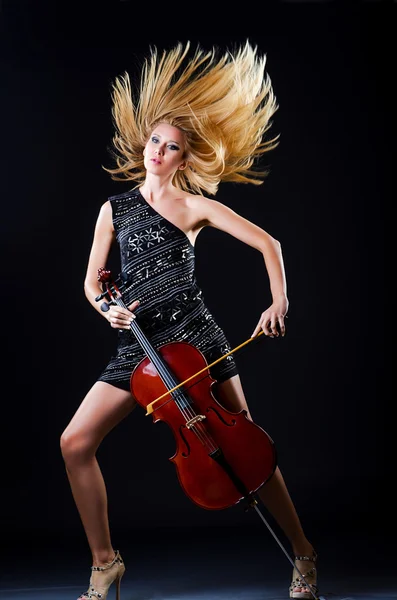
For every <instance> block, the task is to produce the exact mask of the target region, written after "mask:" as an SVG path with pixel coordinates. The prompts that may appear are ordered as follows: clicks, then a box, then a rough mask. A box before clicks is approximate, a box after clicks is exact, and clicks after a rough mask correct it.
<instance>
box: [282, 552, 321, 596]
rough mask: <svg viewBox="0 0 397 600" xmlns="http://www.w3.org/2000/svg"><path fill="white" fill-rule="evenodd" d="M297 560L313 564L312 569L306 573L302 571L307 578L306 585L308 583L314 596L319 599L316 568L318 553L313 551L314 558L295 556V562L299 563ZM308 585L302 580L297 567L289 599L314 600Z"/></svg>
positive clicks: (293, 574) (290, 587)
mask: <svg viewBox="0 0 397 600" xmlns="http://www.w3.org/2000/svg"><path fill="white" fill-rule="evenodd" d="M297 560H302V561H308V562H312V563H313V566H312V568H311V569H309V570H308V571H307V572H306V573H305V572H304V571H303V570H301V569H300V571H301V573H302V575H303V577H304V578H305V580H306V583H308V584H309V585H310V587H311V589H312V590H313V593H314V595H315V596H316V597H317V594H318V587H317V569H316V566H315V565H316V561H317V554H316V552H314V551H313V556H295V561H297ZM306 583H305V581H304V580H303V579H302V577H301V576H300V575H299V573H298V571H297V569H296V567H295V568H294V570H293V573H292V581H291V585H290V586H289V597H290V598H299V599H300V600H314V599H313V594H312V593H311V592H310V591H309V588H308V586H307V585H306ZM294 590H295V591H294ZM302 590H305V591H302Z"/></svg>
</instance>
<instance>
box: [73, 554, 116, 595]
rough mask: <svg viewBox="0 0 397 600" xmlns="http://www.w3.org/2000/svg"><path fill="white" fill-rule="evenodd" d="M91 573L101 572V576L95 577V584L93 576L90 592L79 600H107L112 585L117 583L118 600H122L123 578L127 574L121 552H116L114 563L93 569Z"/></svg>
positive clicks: (89, 587)
mask: <svg viewBox="0 0 397 600" xmlns="http://www.w3.org/2000/svg"><path fill="white" fill-rule="evenodd" d="M91 571H101V575H100V576H98V575H97V576H96V577H95V580H96V581H95V584H94V582H93V574H92V575H91V578H90V585H89V586H88V590H87V591H86V592H84V593H83V594H81V596H79V597H78V599H77V600H93V599H94V600H96V599H100V600H106V598H107V595H108V592H109V588H110V586H111V585H112V583H116V585H117V588H116V599H117V600H120V585H121V578H122V577H123V575H124V573H125V566H124V562H123V559H122V558H121V556H120V552H119V551H118V550H116V556H115V557H114V559H113V560H112V562H110V563H108V564H107V565H105V566H104V567H91Z"/></svg>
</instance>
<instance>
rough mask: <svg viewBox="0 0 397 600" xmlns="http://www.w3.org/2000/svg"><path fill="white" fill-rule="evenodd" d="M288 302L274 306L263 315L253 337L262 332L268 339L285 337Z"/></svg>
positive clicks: (274, 304)
mask: <svg viewBox="0 0 397 600" xmlns="http://www.w3.org/2000/svg"><path fill="white" fill-rule="evenodd" d="M287 310H288V302H287V301H283V302H279V303H275V302H273V304H272V305H271V306H270V307H269V308H268V309H267V310H265V312H263V313H262V314H261V317H260V319H259V321H258V324H257V326H256V327H255V329H254V331H253V333H252V335H251V337H255V336H256V335H258V333H259V332H260V330H261V329H262V330H263V333H264V334H265V335H267V336H268V337H271V338H274V337H279V336H280V335H281V337H284V336H285V319H286V318H287Z"/></svg>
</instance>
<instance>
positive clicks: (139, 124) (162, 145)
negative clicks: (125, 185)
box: [61, 42, 317, 600]
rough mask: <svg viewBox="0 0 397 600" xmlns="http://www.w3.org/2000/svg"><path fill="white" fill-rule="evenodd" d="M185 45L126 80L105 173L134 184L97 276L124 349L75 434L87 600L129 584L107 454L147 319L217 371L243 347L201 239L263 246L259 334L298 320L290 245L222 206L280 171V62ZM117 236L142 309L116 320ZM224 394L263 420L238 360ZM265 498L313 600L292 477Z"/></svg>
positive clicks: (100, 247) (88, 286)
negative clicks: (233, 336) (116, 532)
mask: <svg viewBox="0 0 397 600" xmlns="http://www.w3.org/2000/svg"><path fill="white" fill-rule="evenodd" d="M189 52H190V45H189V43H186V44H185V46H182V44H177V45H176V46H175V47H174V48H173V49H171V50H169V51H165V52H164V53H163V54H162V56H161V57H160V56H159V55H158V54H157V51H156V49H154V50H151V54H150V58H149V59H148V60H146V61H145V63H144V68H143V71H142V77H141V81H140V86H139V94H138V93H137V94H136V97H134V94H133V92H132V89H131V85H130V80H129V76H128V74H127V73H125V74H124V76H123V77H120V78H116V81H115V83H114V85H113V95H112V98H113V111H112V112H113V118H114V123H115V129H116V133H115V136H114V139H113V142H114V147H115V149H116V152H115V153H114V157H115V160H116V164H117V167H115V168H113V169H105V170H106V171H108V172H109V173H110V174H111V175H112V177H113V179H115V180H129V181H133V182H134V187H133V188H132V189H131V190H130V191H128V192H124V193H122V194H118V195H116V196H112V197H111V198H109V200H108V201H107V202H105V203H104V204H103V205H102V207H101V209H100V212H99V216H98V220H97V223H96V227H95V233H94V239H93V243H92V248H91V252H90V257H89V262H88V268H87V274H86V278H85V294H86V297H87V299H88V300H89V302H90V303H91V304H92V306H93V307H94V308H95V309H96V310H97V311H98V312H99V314H101V315H102V316H103V317H104V318H105V319H106V320H107V321H108V323H109V324H110V326H111V327H112V328H114V329H117V330H118V332H119V333H118V336H119V339H118V348H117V354H116V355H115V356H114V357H112V358H111V359H110V362H109V364H108V366H107V367H106V368H105V370H104V371H103V372H102V373H101V374H100V375H99V377H98V380H97V381H96V382H95V384H94V385H93V387H92V388H91V389H90V391H89V392H88V394H87V395H86V397H85V398H84V400H83V402H82V403H81V405H80V407H79V408H78V410H77V412H76V414H75V415H74V417H73V418H72V420H71V422H70V424H69V425H68V427H67V428H66V430H65V432H64V433H63V435H62V438H61V448H62V454H63V457H64V460H65V464H66V470H67V475H68V478H69V481H70V485H71V489H72V493H73V496H74V499H75V502H76V505H77V508H78V510H79V514H80V516H81V519H82V523H83V526H84V530H85V532H86V535H87V539H88V543H89V546H90V549H91V552H92V564H93V566H92V575H91V579H90V585H89V588H88V590H87V592H85V593H84V594H82V595H81V596H80V598H81V599H84V600H87V599H89V598H106V596H107V593H108V590H109V587H110V585H111V584H112V583H114V582H115V583H116V584H117V592H118V596H119V592H120V581H121V578H122V576H123V574H124V570H125V567H124V564H123V561H122V558H121V556H120V553H119V552H118V551H116V552H115V551H114V549H113V546H112V542H111V535H110V531H109V523H108V515H107V497H106V491H105V484H104V481H103V477H102V475H101V471H100V469H99V466H98V463H97V460H96V458H95V454H96V451H97V449H98V446H99V444H100V443H101V441H102V440H103V438H104V437H105V435H106V434H107V433H108V432H109V431H110V430H111V429H113V427H115V426H116V425H117V424H118V423H119V422H120V421H121V420H122V419H123V418H124V417H126V416H127V415H128V414H129V413H130V412H131V411H132V410H133V408H134V406H135V405H136V401H135V400H134V398H133V397H132V396H131V392H130V385H129V382H130V376H131V373H132V371H133V369H134V367H135V366H136V365H137V364H138V363H139V361H140V360H141V359H142V358H143V357H144V354H143V351H142V350H141V348H140V346H139V345H138V343H137V342H136V340H135V339H134V336H133V334H132V333H131V331H130V323H131V321H132V319H134V318H135V313H136V315H139V322H140V324H141V326H142V327H143V329H144V331H145V332H146V333H147V335H148V336H149V337H150V339H151V341H152V343H153V344H154V345H155V346H159V345H162V344H164V343H168V342H171V341H177V340H179V341H181V340H184V341H187V342H189V343H192V344H193V345H195V346H196V347H197V348H198V349H199V350H201V352H202V353H203V354H204V356H205V358H206V359H207V362H208V363H211V362H213V361H214V360H215V359H216V358H218V357H220V356H222V355H223V354H226V353H227V352H229V350H230V346H229V344H228V341H227V339H226V337H225V335H224V333H223V331H222V330H221V328H220V327H219V326H218V325H217V323H216V321H215V320H214V318H213V316H212V315H211V313H210V312H209V311H208V309H207V307H206V306H205V303H204V302H203V299H202V294H201V290H200V288H199V287H198V285H197V282H196V280H195V277H194V244H195V241H196V238H197V236H198V234H199V232H200V231H201V229H202V228H203V227H206V226H207V227H215V228H217V229H220V230H222V231H225V232H227V233H229V234H230V235H232V236H234V237H235V238H237V239H239V240H241V241H242V242H244V243H246V244H248V245H250V246H252V247H254V248H256V249H257V250H259V251H260V252H261V253H262V254H263V257H264V261H265V266H266V270H267V273H268V276H269V281H270V289H271V294H272V298H273V302H272V304H271V306H270V307H268V308H266V309H265V310H264V312H263V313H262V314H261V315H260V318H259V320H258V324H257V326H256V328H255V330H254V331H253V333H252V335H253V336H255V335H257V334H258V333H259V331H261V330H263V332H264V334H265V335H266V336H268V337H271V338H274V337H278V336H280V335H281V336H284V334H285V322H284V321H285V316H286V313H287V311H288V299H287V293H286V280H285V272H284V265H283V259H282V253H281V248H280V244H279V242H278V241H276V240H275V239H274V238H273V237H272V236H270V235H269V234H268V233H267V232H266V231H264V230H263V229H261V228H260V227H258V226H256V225H255V224H253V223H251V222H249V221H248V220H246V219H245V218H243V217H241V216H239V215H238V214H237V213H236V212H234V211H232V210H231V209H229V208H227V207H226V206H224V205H223V204H221V203H219V202H217V201H215V200H213V199H210V198H208V197H206V196H204V195H202V192H203V191H204V192H206V193H207V194H208V195H213V196H214V195H215V194H216V192H217V189H218V185H219V183H220V182H221V181H235V182H245V183H253V184H260V183H262V179H263V177H264V176H265V175H266V172H263V171H262V172H261V171H259V170H258V169H257V164H256V162H258V159H259V158H260V157H261V156H262V155H263V154H264V153H265V152H267V151H269V150H271V149H272V148H274V147H275V146H276V145H277V144H278V141H277V137H276V138H273V139H271V140H265V133H266V132H267V130H268V129H269V127H270V126H271V117H272V115H273V114H274V112H275V111H276V110H277V108H278V107H277V104H276V100H275V96H274V94H273V90H272V86H271V82H270V78H269V77H268V76H267V74H266V73H265V62H266V57H265V56H264V57H259V56H258V54H257V49H256V48H253V47H252V46H251V45H250V44H249V43H248V42H247V43H246V44H245V45H244V46H241V47H239V48H237V49H236V50H234V51H233V52H225V53H224V54H223V55H221V56H220V55H219V53H218V51H217V50H216V49H212V50H211V51H209V52H207V53H205V52H204V51H203V50H202V49H200V48H199V47H198V48H197V49H196V50H195V52H194V53H193V55H189ZM115 240H116V241H117V242H118V244H119V247H120V257H121V268H122V271H123V273H124V275H125V276H126V277H127V286H126V289H125V291H124V292H123V297H124V300H125V302H126V304H127V306H128V310H126V309H123V308H121V307H119V306H111V307H110V309H109V310H108V311H107V312H102V311H101V308H100V305H99V303H98V302H96V301H95V298H96V297H97V296H98V295H99V294H100V293H101V292H102V290H101V288H100V286H99V284H98V280H97V274H98V269H99V268H101V267H104V266H105V265H106V262H107V259H108V255H109V252H110V249H111V247H112V244H113V242H115ZM211 375H212V376H213V378H214V379H216V380H217V388H216V390H217V398H218V400H219V402H220V403H221V404H223V405H224V406H225V408H227V409H229V410H232V411H240V410H241V409H245V410H246V411H247V414H248V416H249V410H248V406H247V403H246V400H245V397H244V392H243V389H242V386H241V382H240V378H239V375H238V371H237V368H236V364H235V361H234V358H233V356H232V355H230V356H228V357H227V358H226V359H225V360H223V361H220V362H219V363H217V364H216V365H215V366H214V367H212V368H211ZM258 494H259V496H260V498H261V499H262V501H263V502H264V504H265V506H266V507H267V509H268V510H269V511H270V513H271V514H272V515H273V517H274V518H275V519H276V520H277V522H278V524H279V525H280V527H281V528H282V529H283V531H284V532H285V534H286V536H287V537H288V539H289V541H290V543H291V547H292V551H293V553H294V555H295V561H296V562H295V564H296V566H297V568H298V571H296V570H295V569H294V573H293V580H292V583H291V586H290V597H291V598H311V597H312V595H311V593H310V590H309V588H308V587H307V585H306V584H305V581H302V579H300V578H299V572H300V573H302V574H303V575H304V576H305V580H306V581H307V582H309V583H310V584H312V585H313V586H314V587H313V589H315V584H316V569H315V561H316V557H317V556H316V553H315V551H314V549H313V547H312V544H311V543H310V542H309V541H308V540H307V538H306V536H305V534H304V532H303V529H302V526H301V523H300V521H299V518H298V515H297V514H296V511H295V508H294V505H293V503H292V501H291V498H290V496H289V494H288V491H287V488H286V486H285V483H284V481H283V478H282V475H281V473H280V470H279V469H278V468H277V469H276V471H275V473H274V474H273V476H272V477H271V479H270V480H269V481H268V482H267V483H266V484H265V485H264V486H262V488H261V489H260V490H259V493H258Z"/></svg>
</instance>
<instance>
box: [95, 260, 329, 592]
mask: <svg viewBox="0 0 397 600" xmlns="http://www.w3.org/2000/svg"><path fill="white" fill-rule="evenodd" d="M98 281H99V282H100V283H101V284H102V289H103V290H104V291H103V293H102V294H100V295H99V296H97V297H96V298H95V300H96V301H97V302H98V301H100V300H103V299H104V298H105V299H106V301H105V302H103V303H102V304H101V310H102V311H107V310H109V306H110V305H111V304H117V305H119V306H121V307H122V308H127V307H126V305H125V303H124V300H123V297H122V289H123V286H124V285H125V282H126V280H125V278H123V275H122V274H121V275H120V277H119V278H118V279H117V280H116V281H113V280H112V277H111V272H110V271H108V270H106V269H104V268H101V269H99V270H98ZM130 329H131V331H132V333H133V334H134V336H135V338H136V339H137V341H138V342H139V344H140V346H141V348H142V349H143V351H144V353H145V358H143V359H142V360H141V361H140V362H139V363H138V364H137V365H136V366H135V368H134V370H133V372H132V374H131V377H130V389H131V394H132V396H133V398H134V399H135V400H136V402H137V403H138V404H139V405H140V406H141V407H142V408H144V409H145V410H146V415H150V414H152V415H153V422H154V423H156V422H158V421H163V422H165V423H166V424H167V425H168V426H169V427H170V428H171V430H172V432H173V435H174V438H175V441H176V451H175V454H174V455H173V456H172V457H170V458H169V460H170V461H171V462H173V463H174V465H175V467H176V472H177V476H178V479H179V483H180V485H181V487H182V489H183V491H184V492H185V494H186V495H187V496H188V497H189V498H190V499H191V501H192V502H194V503H195V504H196V505H198V506H199V507H201V508H205V509H208V510H221V509H226V508H228V507H231V506H233V505H235V504H237V503H239V502H241V501H242V500H245V501H246V502H247V503H248V507H253V508H255V510H256V511H257V513H258V514H259V516H260V517H261V519H262V520H263V522H264V523H265V525H266V526H267V528H268V529H269V531H270V533H271V534H272V535H273V537H274V538H275V540H276V541H277V543H278V544H279V546H280V547H281V549H282V550H283V552H284V554H285V555H286V556H287V558H288V560H289V561H290V563H291V564H292V565H293V566H294V567H295V568H296V565H295V564H294V562H293V561H292V559H291V557H290V556H289V555H288V553H287V551H286V550H285V549H284V547H283V545H282V544H281V542H280V541H279V540H278V538H277V536H276V534H275V533H274V531H273V530H272V528H271V527H270V525H269V524H268V522H267V521H266V519H265V518H264V516H263V515H262V512H261V511H260V510H259V508H258V506H257V505H258V502H257V500H256V498H255V495H254V494H255V492H257V491H258V490H259V489H260V488H261V487H262V486H263V485H264V484H265V483H266V482H267V481H268V480H269V479H270V478H271V476H272V475H273V473H274V471H275V469H276V466H277V455H276V449H275V445H274V442H273V440H272V439H271V437H270V436H269V435H268V433H267V432H266V431H265V430H264V429H263V428H262V427H260V426H259V425H257V424H256V423H254V422H253V421H251V419H249V418H248V416H247V412H246V411H245V410H244V409H242V410H240V411H239V412H231V411H229V410H227V409H226V408H224V407H223V406H222V405H221V404H220V403H219V402H218V401H217V400H216V398H215V395H214V393H213V391H212V388H213V386H214V384H215V383H216V380H214V379H213V378H212V377H211V375H210V371H209V368H210V367H211V366H213V365H214V364H215V363H216V362H218V361H219V360H223V359H224V358H226V356H228V355H229V354H231V352H234V351H235V350H236V349H234V350H232V351H231V352H229V353H228V354H226V355H224V356H222V357H221V358H220V359H218V360H216V361H214V362H213V363H211V364H210V365H208V363H207V361H206V359H205V357H204V355H203V354H202V353H201V352H200V350H198V349H197V348H196V347H195V346H193V345H192V344H189V343H188V342H178V341H176V342H169V343H167V344H163V345H162V346H160V347H158V348H155V347H154V346H153V345H152V343H151V342H150V340H149V339H148V337H147V336H146V335H145V333H144V331H143V330H142V328H141V327H140V325H139V324H138V323H137V319H134V320H133V321H132V322H131V323H130ZM262 333H263V332H262ZM243 345H244V344H243ZM297 571H298V573H299V574H300V575H301V576H302V579H303V581H305V583H306V585H307V586H308V588H309V589H310V591H311V593H312V595H313V598H314V599H315V600H318V599H317V596H316V595H315V593H314V592H313V589H312V588H311V586H310V585H309V584H308V583H307V582H306V580H305V578H304V577H303V575H302V574H301V573H300V572H299V570H297Z"/></svg>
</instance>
